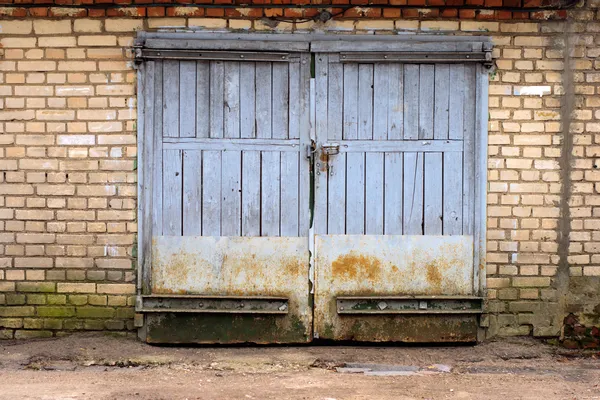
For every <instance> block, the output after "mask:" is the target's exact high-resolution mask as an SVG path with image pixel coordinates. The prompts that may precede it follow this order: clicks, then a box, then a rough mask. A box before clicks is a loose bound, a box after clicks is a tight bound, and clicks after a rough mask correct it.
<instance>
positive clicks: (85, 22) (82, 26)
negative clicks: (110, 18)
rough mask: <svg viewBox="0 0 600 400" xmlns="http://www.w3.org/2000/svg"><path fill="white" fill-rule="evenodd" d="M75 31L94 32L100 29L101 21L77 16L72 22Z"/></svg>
mask: <svg viewBox="0 0 600 400" xmlns="http://www.w3.org/2000/svg"><path fill="white" fill-rule="evenodd" d="M73 28H74V31H75V32H82V33H96V32H100V31H101V30H102V21H99V20H96V19H89V18H85V19H83V18H78V19H76V20H75V21H74V22H73Z"/></svg>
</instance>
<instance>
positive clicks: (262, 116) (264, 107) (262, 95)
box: [256, 62, 273, 138]
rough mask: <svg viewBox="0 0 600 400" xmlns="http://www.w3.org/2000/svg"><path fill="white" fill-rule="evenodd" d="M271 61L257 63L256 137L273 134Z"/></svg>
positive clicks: (267, 136) (268, 136) (266, 136)
mask: <svg viewBox="0 0 600 400" xmlns="http://www.w3.org/2000/svg"><path fill="white" fill-rule="evenodd" d="M271 70H272V68H271V63H264V62H257V63H256V137H259V138H270V137H273V136H272V114H271V111H272V109H271V107H272V87H273V77H272V73H271V72H272V71H271Z"/></svg>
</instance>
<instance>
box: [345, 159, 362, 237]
mask: <svg viewBox="0 0 600 400" xmlns="http://www.w3.org/2000/svg"><path fill="white" fill-rule="evenodd" d="M346 160H347V161H346V174H347V176H346V182H347V188H346V215H347V216H346V234H348V235H363V234H364V233H365V155H364V153H348V154H346Z"/></svg>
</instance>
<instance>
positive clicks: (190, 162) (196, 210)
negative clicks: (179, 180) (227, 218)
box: [183, 150, 202, 236]
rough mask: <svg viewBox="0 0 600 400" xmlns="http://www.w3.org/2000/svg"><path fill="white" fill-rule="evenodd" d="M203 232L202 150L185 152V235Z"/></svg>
mask: <svg viewBox="0 0 600 400" xmlns="http://www.w3.org/2000/svg"><path fill="white" fill-rule="evenodd" d="M201 234H202V152H201V151H200V150H185V151H184V152H183V236H196V235H201Z"/></svg>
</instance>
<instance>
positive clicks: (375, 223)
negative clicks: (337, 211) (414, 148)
mask: <svg viewBox="0 0 600 400" xmlns="http://www.w3.org/2000/svg"><path fill="white" fill-rule="evenodd" d="M365 163H366V177H365V182H366V190H365V204H366V208H365V233H366V234H367V235H383V216H384V209H383V208H384V197H383V186H384V182H383V177H384V169H383V167H384V164H383V153H367V154H366V155H365Z"/></svg>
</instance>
